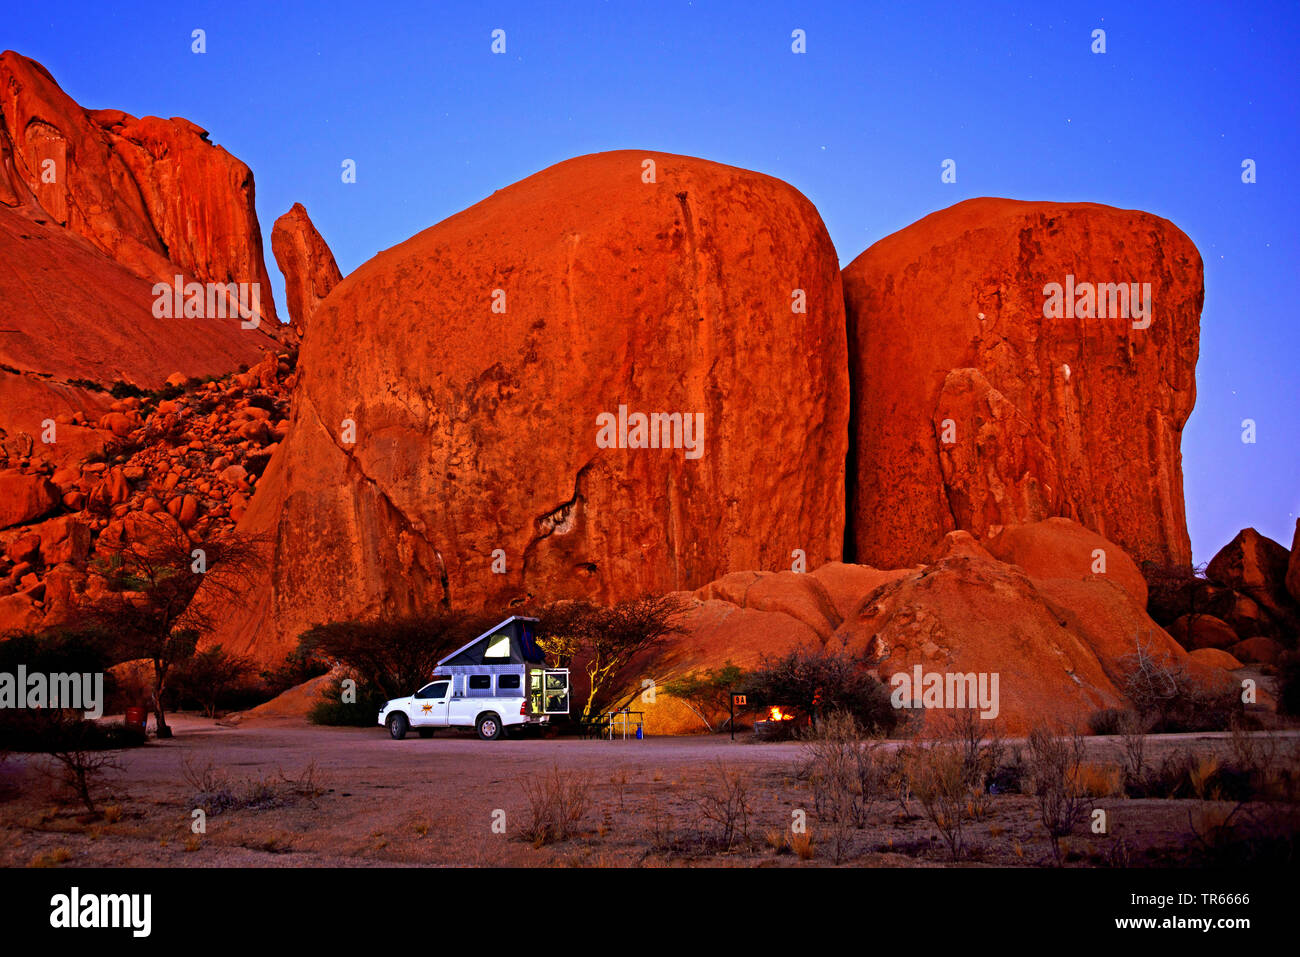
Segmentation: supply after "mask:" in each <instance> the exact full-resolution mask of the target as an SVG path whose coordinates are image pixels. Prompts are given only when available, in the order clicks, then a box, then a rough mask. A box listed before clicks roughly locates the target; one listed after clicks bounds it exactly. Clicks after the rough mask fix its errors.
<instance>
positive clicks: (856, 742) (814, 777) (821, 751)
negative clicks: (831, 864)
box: [797, 711, 888, 864]
mask: <svg viewBox="0 0 1300 957" xmlns="http://www.w3.org/2000/svg"><path fill="white" fill-rule="evenodd" d="M863 737H864V733H863V729H862V727H861V726H860V725H859V724H858V721H857V719H856V718H855V717H854V716H853V714H852V713H850V712H848V711H835V712H832V713H831V714H830V715H829V716H827V717H826V718H825V719H824V720H823V721H822V722H821V724H820V725H819V726H818V727H817V728H816V730H815V731H813V733H812V734H811V735H810V737H809V738H808V743H807V745H806V747H805V748H804V756H803V760H802V763H801V765H800V766H799V768H798V769H797V774H798V775H799V776H800V777H803V778H806V779H807V780H808V782H809V785H810V786H811V788H812V793H813V812H814V813H815V814H816V815H817V817H818V819H819V820H821V821H823V822H824V823H826V824H827V825H828V827H829V830H830V834H831V846H832V848H833V852H834V858H835V863H836V864H838V863H840V862H841V861H842V860H843V859H844V857H845V856H846V854H847V852H848V850H849V848H850V846H851V844H852V840H853V831H854V830H856V829H859V828H864V827H867V825H868V824H869V823H870V822H871V811H872V807H873V805H874V804H875V803H876V802H877V801H878V800H880V799H881V798H882V797H883V796H884V795H885V794H886V793H887V787H888V785H887V782H888V774H887V771H886V767H885V761H884V758H883V754H882V752H881V750H880V749H879V746H878V745H876V744H871V743H867V742H864V741H863V740H862V738H863Z"/></svg>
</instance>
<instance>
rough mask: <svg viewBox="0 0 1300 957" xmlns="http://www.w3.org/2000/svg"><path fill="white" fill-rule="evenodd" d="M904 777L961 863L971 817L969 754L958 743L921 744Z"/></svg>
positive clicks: (906, 764) (908, 760)
mask: <svg viewBox="0 0 1300 957" xmlns="http://www.w3.org/2000/svg"><path fill="white" fill-rule="evenodd" d="M904 773H905V774H906V777H907V784H908V787H909V788H910V790H911V793H912V795H913V796H914V797H915V798H916V799H917V801H918V802H919V803H920V805H921V810H922V812H923V813H924V815H925V818H926V820H928V821H929V822H930V823H931V824H932V825H933V826H934V829H935V830H936V831H938V832H939V836H940V837H942V838H943V842H944V843H945V844H946V845H947V846H948V852H949V853H950V854H951V855H952V859H953V860H954V861H957V860H960V859H961V856H962V854H963V852H964V851H965V845H964V843H963V839H964V831H965V826H966V821H967V819H968V818H969V817H970V816H971V811H972V805H971V797H972V795H971V790H970V784H969V778H968V776H967V772H966V763H965V752H964V750H963V749H962V747H961V745H960V744H958V743H956V742H954V741H946V740H940V741H931V742H927V743H923V744H922V743H918V744H916V745H914V746H913V747H911V748H909V749H908V750H907V753H906V756H905V759H904Z"/></svg>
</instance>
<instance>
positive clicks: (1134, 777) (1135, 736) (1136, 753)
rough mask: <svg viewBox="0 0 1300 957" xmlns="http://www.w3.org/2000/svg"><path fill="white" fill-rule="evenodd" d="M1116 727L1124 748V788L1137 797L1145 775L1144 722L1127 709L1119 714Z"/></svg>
mask: <svg viewBox="0 0 1300 957" xmlns="http://www.w3.org/2000/svg"><path fill="white" fill-rule="evenodd" d="M1118 728H1119V735H1120V741H1121V743H1122V745H1123V748H1124V763H1123V765H1122V770H1123V773H1124V789H1125V792H1126V793H1127V794H1128V795H1129V796H1130V797H1138V796H1140V793H1141V790H1142V789H1143V788H1144V787H1145V782H1146V777H1147V733H1146V722H1145V721H1144V720H1143V719H1142V717H1141V716H1140V715H1139V714H1138V713H1137V712H1135V711H1127V712H1125V713H1124V714H1123V715H1122V716H1121V718H1120V720H1119V722H1118ZM1135 792H1137V793H1135Z"/></svg>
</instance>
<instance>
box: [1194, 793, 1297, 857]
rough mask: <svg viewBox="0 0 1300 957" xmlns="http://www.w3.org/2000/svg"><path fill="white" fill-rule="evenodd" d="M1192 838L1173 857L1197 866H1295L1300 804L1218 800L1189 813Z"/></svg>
mask: <svg viewBox="0 0 1300 957" xmlns="http://www.w3.org/2000/svg"><path fill="white" fill-rule="evenodd" d="M1188 820H1189V824H1190V826H1191V834H1192V840H1191V841H1190V842H1189V843H1188V844H1186V845H1183V846H1182V847H1180V848H1179V849H1178V850H1177V851H1176V852H1175V855H1174V856H1175V860H1174V861H1172V862H1171V863H1175V864H1181V865H1185V866H1195V867H1269V868H1273V867H1294V866H1295V864H1296V863H1298V862H1300V809H1297V807H1296V806H1295V805H1294V804H1250V805H1248V804H1242V803H1239V804H1237V805H1236V806H1234V807H1231V808H1229V807H1227V806H1225V805H1222V804H1212V805H1207V806H1204V807H1200V808H1197V809H1196V810H1195V811H1192V812H1190V813H1189V815H1188Z"/></svg>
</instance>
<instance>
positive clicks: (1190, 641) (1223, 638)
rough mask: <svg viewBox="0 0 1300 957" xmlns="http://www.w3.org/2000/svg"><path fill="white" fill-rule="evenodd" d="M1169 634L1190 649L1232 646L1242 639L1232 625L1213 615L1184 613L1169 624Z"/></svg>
mask: <svg viewBox="0 0 1300 957" xmlns="http://www.w3.org/2000/svg"><path fill="white" fill-rule="evenodd" d="M1169 634H1170V635H1172V636H1173V638H1174V640H1175V641H1177V642H1178V643H1179V644H1180V645H1182V646H1183V647H1184V648H1186V649H1187V650H1188V651H1191V650H1193V649H1197V648H1231V647H1232V646H1233V645H1235V644H1236V643H1237V642H1238V641H1240V640H1241V639H1240V638H1238V637H1237V633H1236V632H1235V631H1233V630H1232V626H1231V625H1229V624H1228V623H1227V622H1226V621H1224V620H1223V619H1221V618H1215V617H1214V616H1213V615H1183V616H1182V617H1181V618H1179V619H1178V620H1177V621H1175V622H1174V623H1173V624H1172V625H1170V626H1169Z"/></svg>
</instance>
